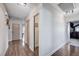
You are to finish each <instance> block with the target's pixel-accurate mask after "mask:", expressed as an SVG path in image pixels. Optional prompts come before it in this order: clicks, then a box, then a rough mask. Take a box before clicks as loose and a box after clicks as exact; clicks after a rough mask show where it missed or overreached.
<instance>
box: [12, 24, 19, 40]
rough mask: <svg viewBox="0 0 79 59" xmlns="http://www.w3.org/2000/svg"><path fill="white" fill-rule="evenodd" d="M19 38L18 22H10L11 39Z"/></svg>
mask: <svg viewBox="0 0 79 59" xmlns="http://www.w3.org/2000/svg"><path fill="white" fill-rule="evenodd" d="M19 39H20V26H19V24H14V23H13V24H12V40H19Z"/></svg>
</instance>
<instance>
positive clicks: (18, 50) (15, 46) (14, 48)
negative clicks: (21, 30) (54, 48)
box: [5, 40, 34, 56]
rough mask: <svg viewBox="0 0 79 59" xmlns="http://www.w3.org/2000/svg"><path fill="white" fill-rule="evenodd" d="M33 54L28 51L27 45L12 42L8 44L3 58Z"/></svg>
mask: <svg viewBox="0 0 79 59" xmlns="http://www.w3.org/2000/svg"><path fill="white" fill-rule="evenodd" d="M33 55H34V54H33V52H32V51H31V50H30V49H29V47H28V45H27V44H25V45H24V46H23V44H22V41H19V40H14V41H12V42H10V43H9V48H8V50H7V52H6V54H5V56H33Z"/></svg>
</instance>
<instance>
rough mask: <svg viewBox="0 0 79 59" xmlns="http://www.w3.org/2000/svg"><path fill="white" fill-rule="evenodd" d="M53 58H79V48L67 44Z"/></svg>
mask: <svg viewBox="0 0 79 59" xmlns="http://www.w3.org/2000/svg"><path fill="white" fill-rule="evenodd" d="M52 56H79V47H77V46H72V45H70V46H68V44H66V45H65V46H64V47H62V48H61V49H59V50H58V51H56V52H55V53H54V54H53V55H52Z"/></svg>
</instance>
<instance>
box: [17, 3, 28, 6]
mask: <svg viewBox="0 0 79 59" xmlns="http://www.w3.org/2000/svg"><path fill="white" fill-rule="evenodd" d="M17 5H21V6H26V5H27V3H17Z"/></svg>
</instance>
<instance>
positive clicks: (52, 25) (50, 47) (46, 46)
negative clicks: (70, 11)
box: [39, 4, 66, 56]
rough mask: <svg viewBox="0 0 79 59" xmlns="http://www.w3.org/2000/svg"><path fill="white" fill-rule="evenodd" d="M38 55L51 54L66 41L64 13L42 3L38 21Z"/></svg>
mask: <svg viewBox="0 0 79 59" xmlns="http://www.w3.org/2000/svg"><path fill="white" fill-rule="evenodd" d="M39 35H40V38H39V55H41V56H45V55H51V54H53V53H54V52H56V51H57V50H58V49H59V48H61V47H62V46H63V45H64V44H65V43H66V33H65V21H64V15H63V13H62V12H61V11H60V9H58V8H57V7H56V6H55V7H54V6H52V5H51V4H43V6H42V8H41V10H40V22H39Z"/></svg>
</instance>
